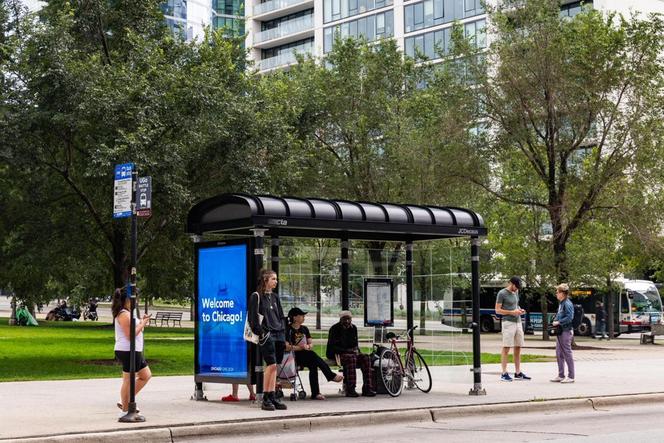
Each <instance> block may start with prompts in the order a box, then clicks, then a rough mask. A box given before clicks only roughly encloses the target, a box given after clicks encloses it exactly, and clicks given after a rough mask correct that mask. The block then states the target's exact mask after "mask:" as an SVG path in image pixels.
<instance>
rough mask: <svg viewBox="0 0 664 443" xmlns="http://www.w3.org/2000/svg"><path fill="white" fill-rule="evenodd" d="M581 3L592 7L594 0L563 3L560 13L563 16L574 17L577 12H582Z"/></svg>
mask: <svg viewBox="0 0 664 443" xmlns="http://www.w3.org/2000/svg"><path fill="white" fill-rule="evenodd" d="M581 5H583V6H585V7H589V8H592V7H593V2H592V0H586V1H582V2H581V1H578V2H573V3H569V4H567V5H562V6H560V15H561V16H563V17H574V16H575V15H576V14H578V13H579V12H581Z"/></svg>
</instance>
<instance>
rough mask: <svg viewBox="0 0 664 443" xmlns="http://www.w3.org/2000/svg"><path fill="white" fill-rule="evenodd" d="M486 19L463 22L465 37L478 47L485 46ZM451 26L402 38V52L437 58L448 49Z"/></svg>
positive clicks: (411, 55)
mask: <svg viewBox="0 0 664 443" xmlns="http://www.w3.org/2000/svg"><path fill="white" fill-rule="evenodd" d="M485 28H486V20H484V19H482V20H477V21H474V22H470V23H466V24H464V32H465V35H466V37H468V38H470V39H471V42H472V43H473V44H474V45H475V46H476V47H478V48H484V47H486V30H485ZM451 41H452V28H451V27H447V28H445V29H441V30H438V31H432V32H427V33H424V34H420V35H417V36H414V37H406V39H405V40H404V52H405V53H406V55H407V56H408V57H412V58H415V57H416V56H417V55H423V56H425V57H426V58H428V59H429V60H435V59H439V58H441V57H442V56H444V55H446V54H448V53H449V51H450V46H451Z"/></svg>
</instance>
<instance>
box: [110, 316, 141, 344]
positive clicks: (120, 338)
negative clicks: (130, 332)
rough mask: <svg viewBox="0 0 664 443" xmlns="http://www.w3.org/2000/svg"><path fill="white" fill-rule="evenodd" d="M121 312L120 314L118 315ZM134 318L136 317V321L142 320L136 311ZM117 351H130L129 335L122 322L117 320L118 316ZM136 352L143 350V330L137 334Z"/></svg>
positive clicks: (116, 328)
mask: <svg viewBox="0 0 664 443" xmlns="http://www.w3.org/2000/svg"><path fill="white" fill-rule="evenodd" d="M120 312H129V311H127V310H126V309H123V310H121V311H120ZM119 316H120V314H118V317H119ZM134 318H135V319H136V323H138V321H139V320H140V319H139V318H138V316H137V315H136V313H134ZM113 323H115V348H114V350H115V351H127V352H129V346H130V344H129V337H127V336H126V335H125V333H124V331H123V330H122V326H120V322H119V321H118V320H117V317H116V319H115V321H114V322H113ZM136 352H143V331H141V332H139V334H138V335H137V336H136Z"/></svg>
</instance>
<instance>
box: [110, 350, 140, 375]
mask: <svg viewBox="0 0 664 443" xmlns="http://www.w3.org/2000/svg"><path fill="white" fill-rule="evenodd" d="M129 354H130V352H129V351H115V359H116V360H118V361H119V362H120V363H122V372H131V368H130V367H129V366H130V364H131V360H130V358H129ZM134 362H135V363H134V369H135V370H136V372H138V371H140V370H141V369H143V368H146V367H147V366H148V362H146V361H145V358H143V353H142V352H136V355H134Z"/></svg>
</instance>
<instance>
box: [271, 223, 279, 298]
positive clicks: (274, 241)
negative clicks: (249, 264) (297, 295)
mask: <svg viewBox="0 0 664 443" xmlns="http://www.w3.org/2000/svg"><path fill="white" fill-rule="evenodd" d="M279 243H280V242H279V236H278V235H272V238H271V239H270V245H271V254H270V264H271V268H270V269H272V270H273V271H274V272H276V273H277V278H278V277H279ZM276 290H277V292H279V287H278V286H277V288H276Z"/></svg>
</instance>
